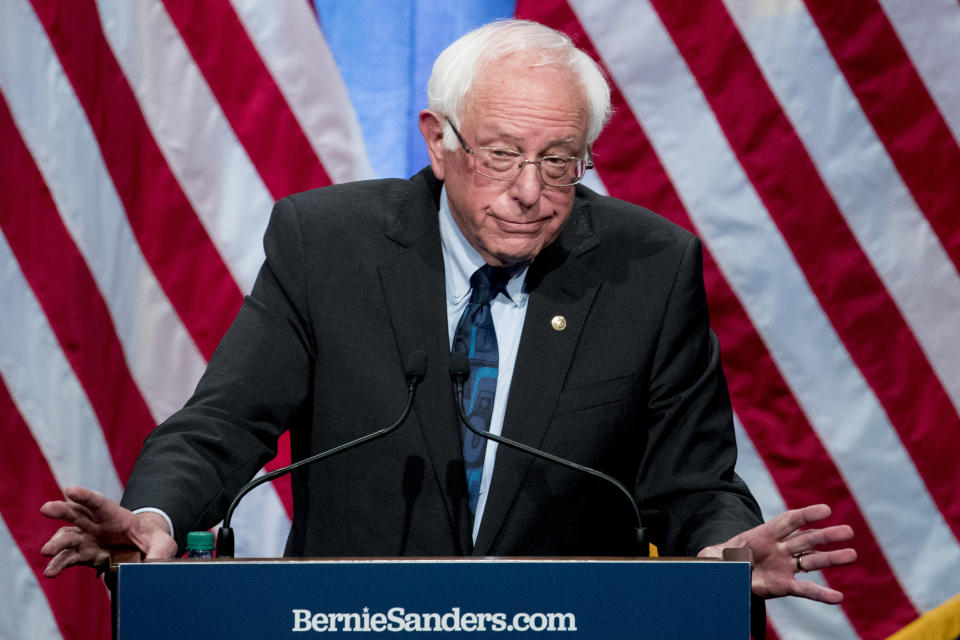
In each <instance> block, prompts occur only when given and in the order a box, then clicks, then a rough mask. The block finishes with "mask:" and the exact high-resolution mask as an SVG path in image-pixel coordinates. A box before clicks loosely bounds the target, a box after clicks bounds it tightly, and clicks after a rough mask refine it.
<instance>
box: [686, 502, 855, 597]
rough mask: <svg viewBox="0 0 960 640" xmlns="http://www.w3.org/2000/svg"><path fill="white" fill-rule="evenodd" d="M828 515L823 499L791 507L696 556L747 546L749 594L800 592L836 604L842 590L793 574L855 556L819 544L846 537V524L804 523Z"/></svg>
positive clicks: (713, 555) (847, 561) (717, 554)
mask: <svg viewBox="0 0 960 640" xmlns="http://www.w3.org/2000/svg"><path fill="white" fill-rule="evenodd" d="M829 516H830V507H828V506H827V505H825V504H816V505H811V506H809V507H804V508H802V509H792V510H790V511H787V512H785V513H783V514H781V515H779V516H777V517H776V518H774V519H772V520H770V521H769V522H765V523H764V524H761V525H759V526H757V527H754V528H753V529H750V530H749V531H744V532H743V533H741V534H738V535H736V536H734V537H732V538H730V539H729V540H727V541H726V542H724V543H722V544H718V545H713V546H710V547H706V548H704V549H703V550H701V551H700V553H698V554H697V557H700V558H719V557H721V555H722V553H723V549H725V548H727V547H750V549H751V550H752V551H753V580H752V584H751V588H752V590H753V594H754V595H756V596H760V597H762V598H777V597H780V596H799V597H801V598H809V599H810V600H817V601H819V602H826V603H829V604H837V603H839V602H840V601H841V600H843V594H842V593H841V592H839V591H837V590H836V589H831V588H829V587H825V586H822V585H819V584H817V583H816V582H812V581H810V580H798V579H797V577H796V574H798V573H803V572H807V571H819V570H820V569H824V568H826V567H836V566H840V565H845V564H850V563H851V562H853V561H854V560H856V559H857V552H856V550H854V549H850V548H847V549H837V550H830V551H821V550H819V549H818V547H820V546H822V545H825V544H833V543H836V542H843V541H845V540H849V539H851V538H852V537H853V529H852V528H850V526H849V525H845V524H842V525H836V526H832V527H826V528H823V529H804V528H803V527H805V526H807V525H809V524H812V523H815V522H819V521H821V520H823V519H825V518H828V517H829Z"/></svg>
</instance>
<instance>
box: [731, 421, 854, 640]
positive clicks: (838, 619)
mask: <svg viewBox="0 0 960 640" xmlns="http://www.w3.org/2000/svg"><path fill="white" fill-rule="evenodd" d="M734 426H735V428H736V433H737V449H738V458H737V473H738V474H739V475H740V477H741V478H743V480H744V482H746V483H747V485H748V486H749V487H750V490H751V491H752V492H753V495H754V497H755V498H756V499H757V502H759V503H760V509H761V510H762V511H763V514H764V519H765V520H768V519H770V518H771V517H774V516H778V515H780V514H781V513H783V512H784V511H786V510H787V505H786V504H785V503H784V501H783V498H782V497H781V495H780V492H779V491H778V490H777V487H776V484H775V483H774V481H773V478H772V477H770V474H769V473H768V472H767V467H766V465H765V464H764V462H763V459H762V458H761V457H760V454H759V453H758V452H757V450H756V448H755V447H754V446H753V441H752V440H750V436H748V435H747V432H746V431H745V430H744V428H743V424H741V422H740V420H739V419H738V418H736V417H735V418H734ZM854 544H856V543H855V542H854ZM802 579H803V580H810V581H811V582H816V583H817V584H819V585H821V586H829V585H828V584H827V583H826V581H825V580H824V579H823V573H822V572H820V571H815V572H812V573H807V574H804V576H803V578H802ZM767 616H768V617H769V619H770V622H771V623H772V624H773V626H774V628H775V629H776V632H777V635H778V636H779V637H780V638H781V639H782V640H822V639H823V638H830V639H831V640H848V639H849V640H856V639H857V638H858V636H857V632H856V631H855V630H854V629H853V627H852V626H851V624H850V621H849V620H848V619H847V617H846V616H845V615H844V614H843V609H841V608H840V607H836V606H831V605H827V604H823V603H821V602H813V601H812V600H805V599H803V598H777V599H774V600H768V601H767Z"/></svg>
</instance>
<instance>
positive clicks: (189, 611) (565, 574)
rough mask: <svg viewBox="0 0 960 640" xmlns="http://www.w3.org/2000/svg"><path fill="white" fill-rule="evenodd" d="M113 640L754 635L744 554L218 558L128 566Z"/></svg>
mask: <svg viewBox="0 0 960 640" xmlns="http://www.w3.org/2000/svg"><path fill="white" fill-rule="evenodd" d="M115 597H116V598H117V602H116V611H117V614H116V615H117V619H116V632H117V638H118V639H119V640H134V639H136V640H150V639H152V638H164V639H166V638H305V637H313V636H315V635H317V634H324V635H326V634H331V633H332V634H336V635H337V636H339V635H340V634H343V633H346V634H348V637H351V636H353V635H355V634H357V633H360V634H363V635H364V636H368V635H373V636H376V635H382V636H388V637H396V636H398V635H399V636H404V637H406V636H407V635H410V634H413V635H418V634H423V635H429V636H431V637H448V636H451V637H466V636H469V637H514V636H516V635H524V636H530V635H532V636H542V635H544V634H545V635H546V636H547V637H560V638H606V639H614V638H637V639H643V638H651V639H652V638H710V639H712V640H720V639H726V638H731V639H733V638H735V639H737V640H746V639H747V638H749V637H750V632H749V619H750V565H749V563H748V562H729V561H724V562H719V561H716V562H710V561H693V560H690V561H686V560H663V559H660V560H607V559H550V560H544V559H530V560H527V559H480V560H477V559H469V560H467V559H449V560H448V559H417V560H405V559H399V560H329V561H328V560H262V561H259V560H222V561H170V562H148V563H142V564H140V563H132V564H120V565H118V568H117V591H116V594H115Z"/></svg>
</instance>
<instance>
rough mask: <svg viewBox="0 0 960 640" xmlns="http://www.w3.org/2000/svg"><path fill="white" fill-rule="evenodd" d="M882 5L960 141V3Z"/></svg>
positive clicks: (906, 0) (897, 1)
mask: <svg viewBox="0 0 960 640" xmlns="http://www.w3.org/2000/svg"><path fill="white" fill-rule="evenodd" d="M880 5H881V6H882V7H883V10H884V11H885V12H886V13H887V16H888V17H889V18H890V23H891V24H892V25H893V28H894V30H895V31H896V32H897V36H899V37H900V42H902V43H903V46H904V48H905V49H906V50H907V55H909V56H910V59H911V60H913V65H914V67H915V68H916V70H917V73H919V74H920V77H921V78H923V82H924V84H925V85H926V86H927V90H928V91H929V92H930V96H931V97H932V98H933V101H934V103H935V104H936V105H937V107H938V108H939V109H940V113H941V114H942V115H943V118H944V120H945V121H946V123H947V127H949V128H950V131H951V132H952V133H953V139H954V140H955V141H957V143H958V144H960V68H958V66H957V60H958V59H960V3H958V2H957V0H924V1H923V2H922V3H918V2H916V0H880Z"/></svg>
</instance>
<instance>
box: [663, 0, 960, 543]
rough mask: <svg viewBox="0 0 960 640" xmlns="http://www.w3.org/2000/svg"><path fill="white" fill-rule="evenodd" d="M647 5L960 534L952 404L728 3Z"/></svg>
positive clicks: (957, 422)
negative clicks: (783, 108)
mask: <svg viewBox="0 0 960 640" xmlns="http://www.w3.org/2000/svg"><path fill="white" fill-rule="evenodd" d="M653 6H654V7H655V9H656V10H657V12H658V13H659V14H660V17H661V19H662V20H663V22H664V25H665V26H666V27H667V30H668V31H669V32H670V34H671V36H672V37H673V40H674V42H675V43H676V44H677V47H678V49H679V50H680V53H681V55H682V56H683V57H684V59H685V60H686V62H687V65H688V66H689V67H690V69H691V71H692V72H693V75H694V76H695V77H696V78H697V81H698V82H699V84H700V87H701V89H702V90H703V92H704V95H705V97H706V99H707V101H708V102H709V103H710V107H711V109H712V110H713V112H714V114H715V115H716V117H717V120H718V122H719V124H720V126H721V128H722V129H723V130H724V133H725V134H726V137H727V139H728V141H729V142H730V145H731V147H732V149H733V151H734V153H735V154H736V155H737V158H738V159H739V161H740V164H741V165H742V166H743V168H744V170H745V171H746V173H747V175H748V176H749V178H750V180H751V182H752V183H753V185H754V187H755V188H756V190H757V193H758V195H759V196H760V198H761V200H762V201H763V203H764V205H765V207H766V209H767V211H768V212H769V213H770V215H771V216H772V218H773V220H774V222H775V223H776V224H777V226H778V227H779V228H780V231H781V232H782V234H783V236H784V239H785V240H786V242H787V244H788V245H789V246H790V249H791V251H792V253H793V255H794V257H795V258H796V260H797V262H798V264H799V265H800V267H801V268H802V269H803V271H804V273H805V274H806V277H807V280H808V282H809V284H810V286H811V288H812V289H813V291H814V293H815V295H816V296H817V299H818V300H819V302H820V305H821V307H822V308H823V310H824V312H825V313H826V314H827V317H828V318H829V319H830V321H831V323H832V324H833V326H834V328H835V329H836V331H837V333H838V334H839V336H840V338H841V340H842V341H843V343H844V345H845V346H846V347H847V350H848V351H849V353H850V355H851V356H852V358H853V360H854V362H856V364H857V366H858V368H859V369H860V371H861V372H862V374H863V376H864V377H865V378H866V380H867V382H868V384H869V385H870V387H871V388H872V389H873V391H874V393H875V394H876V396H877V399H878V400H879V401H880V403H881V404H882V405H883V407H884V409H885V410H886V412H887V415H888V416H889V418H890V420H891V422H892V423H893V426H894V427H895V428H896V430H897V432H898V433H899V435H900V439H901V440H902V441H903V443H904V446H905V447H906V450H907V451H908V452H909V454H910V456H911V457H912V458H913V461H914V463H915V464H916V466H917V469H918V471H919V472H920V475H921V476H922V478H923V479H924V481H925V483H926V486H927V490H928V491H929V492H930V495H931V496H932V497H933V499H934V502H936V504H937V506H938V507H939V509H940V510H941V511H942V512H943V514H944V516H945V518H946V520H947V522H948V524H949V525H950V527H951V529H952V530H953V532H954V535H956V536H957V537H960V466H958V465H957V464H956V462H955V459H954V458H955V456H954V455H953V451H955V450H956V448H957V446H958V444H960V442H958V438H957V435H956V434H960V416H958V414H957V412H956V411H955V410H954V408H953V405H952V403H951V401H950V398H949V396H948V395H947V393H946V391H945V390H944V389H943V387H942V386H941V384H940V382H939V380H938V378H937V376H936V374H935V373H934V371H933V369H932V368H931V366H930V363H929V362H928V361H927V359H926V356H925V355H924V353H923V350H922V349H921V348H920V345H919V344H918V342H917V340H916V338H915V337H914V335H913V333H912V332H911V330H910V328H909V327H908V326H907V324H906V323H905V321H904V320H903V318H902V316H901V315H900V312H899V309H898V308H897V306H896V304H895V303H894V301H893V300H892V298H891V297H890V295H889V293H888V292H887V290H886V289H885V288H884V285H883V283H882V282H881V281H880V279H879V278H878V277H877V275H876V273H875V272H874V270H873V268H872V266H871V264H870V260H869V259H868V258H867V256H866V255H864V253H863V250H862V249H861V247H860V245H859V244H858V243H857V241H856V238H855V237H854V236H853V234H852V233H851V231H850V229H849V228H848V227H847V225H846V222H845V220H844V219H843V217H842V215H841V213H840V211H839V209H838V208H837V206H836V203H835V202H834V201H833V199H832V197H831V196H830V193H829V192H828V191H827V189H826V187H825V186H824V185H823V183H822V181H821V180H820V176H819V174H818V172H817V168H816V166H815V165H814V163H813V161H812V160H811V159H810V157H809V155H808V154H807V152H806V149H805V148H804V146H803V143H802V142H801V140H800V139H799V137H798V136H797V135H796V133H795V132H794V130H793V128H792V127H791V125H790V122H789V121H788V120H787V118H786V116H785V115H784V114H783V112H782V111H781V109H780V106H779V103H778V102H777V99H776V97H775V96H774V95H773V94H772V92H771V91H770V89H769V88H768V86H767V84H766V82H765V81H764V78H763V75H762V74H761V72H760V70H759V68H758V67H757V66H756V64H755V62H754V60H753V58H752V56H751V55H750V52H749V50H748V49H747V46H746V44H745V43H744V41H743V39H742V38H741V36H740V34H739V32H738V31H737V29H736V27H735V26H734V24H733V21H732V20H731V19H730V16H729V15H728V14H727V12H726V9H725V7H724V6H723V4H722V2H720V1H719V0H700V1H698V2H686V3H683V4H682V5H680V4H677V3H673V2H666V1H664V0H653ZM707 33H709V34H710V35H709V37H704V34H707ZM734 70H735V71H734Z"/></svg>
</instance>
